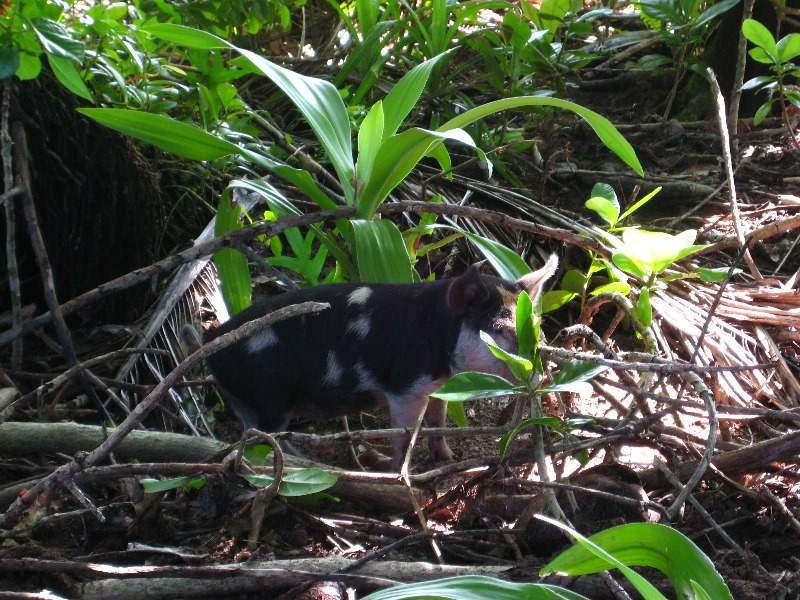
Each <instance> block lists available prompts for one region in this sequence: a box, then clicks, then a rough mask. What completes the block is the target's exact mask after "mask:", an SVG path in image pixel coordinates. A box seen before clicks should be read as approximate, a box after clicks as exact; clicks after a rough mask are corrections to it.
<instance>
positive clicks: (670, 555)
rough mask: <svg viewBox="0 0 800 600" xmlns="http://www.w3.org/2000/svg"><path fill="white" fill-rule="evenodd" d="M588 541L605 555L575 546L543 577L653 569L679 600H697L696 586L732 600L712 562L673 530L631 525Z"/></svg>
mask: <svg viewBox="0 0 800 600" xmlns="http://www.w3.org/2000/svg"><path fill="white" fill-rule="evenodd" d="M548 522H550V521H549V520H548ZM571 533H572V535H573V536H576V537H577V536H578V534H576V533H574V532H571ZM579 539H580V538H579ZM589 541H590V542H592V544H593V545H594V546H595V547H599V548H602V549H603V550H604V552H600V553H598V552H597V551H596V550H593V549H589V548H587V547H586V546H584V545H576V546H573V547H572V548H569V549H568V550H567V551H565V552H563V553H561V554H560V555H559V556H557V557H556V558H555V559H554V560H553V561H551V562H550V563H548V564H547V565H546V566H545V567H544V568H543V569H542V570H541V572H540V574H545V573H553V572H559V573H567V574H568V575H573V576H574V575H587V574H590V573H598V572H600V571H605V570H607V569H609V568H613V567H617V568H619V564H623V565H627V566H641V567H654V568H656V569H658V570H659V571H661V572H662V573H664V574H665V575H666V576H667V577H668V578H669V579H670V581H671V582H672V584H673V585H674V586H675V592H676V596H677V597H678V598H688V599H692V598H697V596H695V595H694V593H693V589H692V588H693V584H692V582H694V585H696V586H700V587H702V588H703V589H704V590H705V592H706V593H707V594H708V596H709V597H711V598H714V600H733V598H732V596H731V593H730V591H729V590H728V588H727V586H726V585H725V582H724V581H723V580H722V577H720V575H719V573H717V571H716V569H715V568H714V565H713V563H712V562H711V561H710V560H709V558H708V557H707V556H706V555H705V554H703V552H702V551H701V550H700V549H699V548H698V547H697V546H696V545H695V544H694V543H693V542H692V541H691V540H690V539H689V538H687V537H686V536H684V535H683V534H682V533H680V532H679V531H676V530H675V529H672V528H671V527H667V526H665V525H660V524H657V523H628V524H626V525H619V526H617V527H612V528H610V529H606V530H605V531H601V532H600V533H597V534H595V535H593V536H591V537H590V538H589ZM598 554H600V556H598ZM637 589H639V587H638V586H637ZM640 591H641V590H640Z"/></svg>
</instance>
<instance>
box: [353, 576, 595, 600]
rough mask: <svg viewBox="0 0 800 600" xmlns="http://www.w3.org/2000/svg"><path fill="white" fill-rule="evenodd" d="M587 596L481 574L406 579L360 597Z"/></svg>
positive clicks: (477, 599)
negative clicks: (418, 579) (398, 583)
mask: <svg viewBox="0 0 800 600" xmlns="http://www.w3.org/2000/svg"><path fill="white" fill-rule="evenodd" d="M423 599H424V600H588V599H587V598H586V596H581V595H580V594H578V593H576V592H573V591H570V590H568V589H565V588H561V587H558V586H554V585H547V584H544V583H516V582H513V581H505V580H504V579H495V578H493V577H485V576H483V575H462V576H460V577H445V578H444V579H436V580H434V581H421V582H419V583H407V584H403V585H398V586H395V587H390V588H386V589H384V590H380V591H377V592H373V593H372V594H369V595H367V596H364V598H363V600H423Z"/></svg>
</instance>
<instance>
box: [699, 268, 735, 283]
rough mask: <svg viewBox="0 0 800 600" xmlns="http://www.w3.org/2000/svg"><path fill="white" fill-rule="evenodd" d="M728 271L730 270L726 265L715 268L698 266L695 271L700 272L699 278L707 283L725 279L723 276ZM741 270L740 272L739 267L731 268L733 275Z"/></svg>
mask: <svg viewBox="0 0 800 600" xmlns="http://www.w3.org/2000/svg"><path fill="white" fill-rule="evenodd" d="M728 271H730V268H728V267H715V268H709V267H698V268H697V272H698V273H699V274H700V279H702V280H703V281H705V282H708V283H712V282H715V281H722V280H723V279H725V277H727V275H728ZM741 272H742V270H741V269H734V270H733V273H734V275H736V274H737V273H741Z"/></svg>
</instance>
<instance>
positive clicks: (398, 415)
mask: <svg viewBox="0 0 800 600" xmlns="http://www.w3.org/2000/svg"><path fill="white" fill-rule="evenodd" d="M437 387H438V386H437ZM425 398H426V396H412V397H408V396H395V395H391V394H388V395H387V400H388V402H389V411H390V412H391V417H392V428H394V429H414V427H416V425H417V421H418V420H419V415H420V413H421V412H422V411H423V410H424V409H425ZM446 414H447V403H446V402H444V401H443V400H438V399H436V398H430V400H429V402H428V408H427V410H426V412H425V424H426V425H427V426H428V427H443V426H444V420H445V416H446ZM392 448H393V454H392V468H393V469H394V470H399V469H400V467H401V466H402V464H403V458H404V457H405V453H406V450H407V449H408V438H405V437H400V438H395V439H394V440H392ZM428 451H429V452H430V456H431V458H432V459H434V460H445V459H450V458H452V457H453V453H452V452H451V451H450V448H448V447H447V442H446V441H445V440H444V438H443V437H442V436H434V437H431V438H429V440H428Z"/></svg>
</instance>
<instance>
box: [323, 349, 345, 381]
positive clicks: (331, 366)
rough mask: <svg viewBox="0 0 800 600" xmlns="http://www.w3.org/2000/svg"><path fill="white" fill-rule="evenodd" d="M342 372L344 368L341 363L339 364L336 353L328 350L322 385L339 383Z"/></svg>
mask: <svg viewBox="0 0 800 600" xmlns="http://www.w3.org/2000/svg"><path fill="white" fill-rule="evenodd" d="M343 374H344V369H343V368H342V365H341V364H339V360H338V359H337V358H336V353H335V352H334V351H333V350H329V351H328V361H327V363H326V365H325V376H324V377H323V378H322V385H329V386H332V387H336V386H339V385H341V383H342V375H343Z"/></svg>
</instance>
